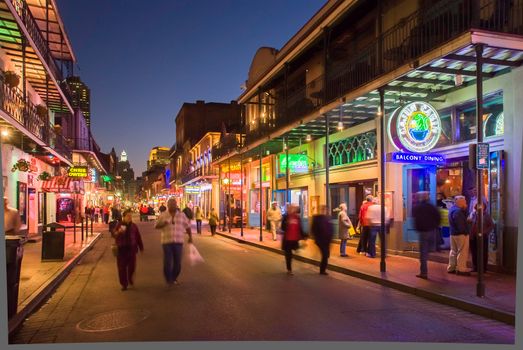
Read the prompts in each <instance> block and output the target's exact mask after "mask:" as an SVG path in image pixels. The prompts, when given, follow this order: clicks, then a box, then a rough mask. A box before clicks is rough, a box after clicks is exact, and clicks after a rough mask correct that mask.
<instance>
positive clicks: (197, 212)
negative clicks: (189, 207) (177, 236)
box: [194, 206, 203, 235]
mask: <svg viewBox="0 0 523 350" xmlns="http://www.w3.org/2000/svg"><path fill="white" fill-rule="evenodd" d="M194 219H195V220H196V233H197V234H199V235H201V234H202V220H203V212H202V210H201V209H200V207H198V206H196V207H195V208H194Z"/></svg>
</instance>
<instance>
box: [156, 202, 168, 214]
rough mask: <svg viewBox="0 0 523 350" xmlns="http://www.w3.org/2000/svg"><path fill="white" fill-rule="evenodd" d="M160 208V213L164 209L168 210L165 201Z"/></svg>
mask: <svg viewBox="0 0 523 350" xmlns="http://www.w3.org/2000/svg"><path fill="white" fill-rule="evenodd" d="M158 210H159V211H160V213H163V212H164V211H166V210H167V207H166V206H165V204H164V203H162V204H161V205H160V207H159V208H158Z"/></svg>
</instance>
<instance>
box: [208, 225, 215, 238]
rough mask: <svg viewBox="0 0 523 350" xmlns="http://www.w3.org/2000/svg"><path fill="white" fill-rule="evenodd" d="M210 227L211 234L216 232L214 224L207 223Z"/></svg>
mask: <svg viewBox="0 0 523 350" xmlns="http://www.w3.org/2000/svg"><path fill="white" fill-rule="evenodd" d="M209 226H210V228H211V235H213V236H214V234H215V233H216V225H209Z"/></svg>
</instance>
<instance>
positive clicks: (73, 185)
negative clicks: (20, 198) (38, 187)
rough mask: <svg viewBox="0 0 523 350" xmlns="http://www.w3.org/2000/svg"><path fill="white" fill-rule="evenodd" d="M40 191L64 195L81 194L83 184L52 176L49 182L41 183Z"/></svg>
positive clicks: (64, 176) (63, 176)
mask: <svg viewBox="0 0 523 350" xmlns="http://www.w3.org/2000/svg"><path fill="white" fill-rule="evenodd" d="M42 191H44V192H65V193H83V192H84V182H83V181H78V180H73V179H72V178H70V177H68V176H66V175H62V176H53V177H52V178H50V179H49V180H45V181H42Z"/></svg>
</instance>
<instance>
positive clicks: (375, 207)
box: [365, 198, 390, 258]
mask: <svg viewBox="0 0 523 350" xmlns="http://www.w3.org/2000/svg"><path fill="white" fill-rule="evenodd" d="M389 217H390V216H389V208H387V207H386V206H385V222H384V225H385V230H387V227H388V223H389V222H390V219H389ZM365 220H366V223H368V224H369V226H370V234H369V241H368V245H367V254H365V256H367V257H369V258H375V257H376V237H378V234H379V233H380V230H381V205H380V201H379V200H378V198H373V199H372V205H370V206H369V207H368V208H367V212H366V214H365ZM384 241H385V237H383V241H381V239H380V244H382V245H385V242H384Z"/></svg>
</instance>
